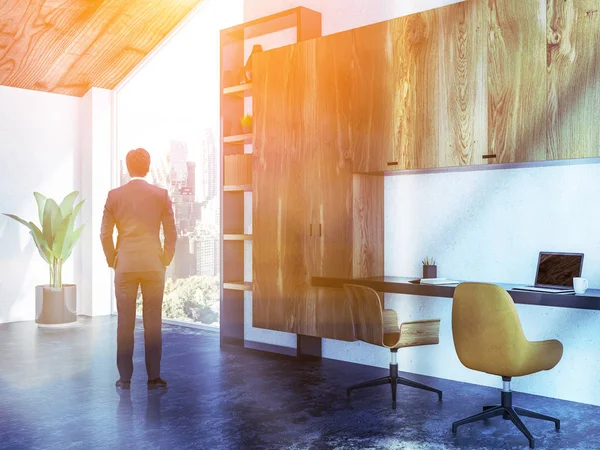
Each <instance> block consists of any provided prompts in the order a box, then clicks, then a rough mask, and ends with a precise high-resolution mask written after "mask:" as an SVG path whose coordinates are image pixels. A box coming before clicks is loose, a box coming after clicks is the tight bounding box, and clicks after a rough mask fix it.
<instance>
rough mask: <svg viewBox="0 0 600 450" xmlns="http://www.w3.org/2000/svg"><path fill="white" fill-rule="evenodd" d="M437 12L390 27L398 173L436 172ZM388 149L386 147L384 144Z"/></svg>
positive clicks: (437, 114) (393, 24) (427, 12)
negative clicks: (398, 162)
mask: <svg viewBox="0 0 600 450" xmlns="http://www.w3.org/2000/svg"><path fill="white" fill-rule="evenodd" d="M438 14H439V13H438V11H437V10H430V11H426V12H423V13H420V14H413V15H410V16H406V17H401V18H399V19H395V20H393V21H390V22H389V27H390V29H389V33H390V40H391V48H390V46H389V44H387V45H385V46H384V45H382V44H383V43H382V44H380V46H381V49H382V51H383V50H385V51H391V52H392V77H391V80H392V82H393V83H394V88H395V94H394V97H393V99H392V102H393V114H394V116H393V118H394V123H393V126H394V141H393V143H391V145H393V146H394V148H395V149H396V150H395V152H396V154H397V155H398V156H399V159H400V168H401V169H421V168H431V167H438V165H439V161H438V154H437V153H438V152H437V150H438V149H439V147H440V135H439V129H438V126H437V124H438V121H439V114H440V110H439V88H440V86H439V82H438V81H439V76H440V75H439V70H440V67H439V51H440V48H439V42H440V40H439V32H440V27H439V16H438ZM388 145H390V143H388Z"/></svg>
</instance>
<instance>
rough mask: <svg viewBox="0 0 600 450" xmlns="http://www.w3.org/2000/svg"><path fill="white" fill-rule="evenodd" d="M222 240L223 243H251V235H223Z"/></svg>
mask: <svg viewBox="0 0 600 450" xmlns="http://www.w3.org/2000/svg"><path fill="white" fill-rule="evenodd" d="M223 240H224V241H251V240H252V235H251V234H224V235H223Z"/></svg>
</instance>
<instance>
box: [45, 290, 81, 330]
mask: <svg viewBox="0 0 600 450" xmlns="http://www.w3.org/2000/svg"><path fill="white" fill-rule="evenodd" d="M35 317H36V319H35V321H36V323H38V324H40V325H63V324H67V323H73V322H77V286H76V285H74V284H63V287H62V288H53V287H50V285H48V284H45V285H41V286H36V287H35Z"/></svg>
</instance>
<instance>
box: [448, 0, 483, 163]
mask: <svg viewBox="0 0 600 450" xmlns="http://www.w3.org/2000/svg"><path fill="white" fill-rule="evenodd" d="M486 3H487V2H486V1H485V0H469V1H466V2H463V3H458V4H456V5H451V6H449V7H446V8H440V9H439V16H440V30H439V38H440V70H439V82H440V89H439V110H440V111H439V117H438V119H439V120H438V124H439V127H440V140H439V141H440V146H439V166H440V167H452V166H466V165H475V164H482V163H484V162H485V160H484V159H483V158H482V156H483V155H484V154H487V153H488V136H487V130H488V126H487V125H488V124H487V111H488V85H487V55H488V52H487V49H488V47H487V28H486V27H485V26H482V24H483V23H485V21H486V20H487V15H486V11H487V8H486Z"/></svg>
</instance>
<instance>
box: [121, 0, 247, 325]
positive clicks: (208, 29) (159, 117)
mask: <svg viewBox="0 0 600 450" xmlns="http://www.w3.org/2000/svg"><path fill="white" fill-rule="evenodd" d="M242 20H243V1H242V0H228V1H222V0H203V1H202V3H201V4H200V5H199V7H198V8H196V10H195V11H194V12H192V14H191V15H190V16H189V17H188V18H187V19H186V20H185V21H184V22H185V23H183V24H182V25H181V27H180V28H179V29H178V30H177V31H176V32H175V33H173V34H172V36H171V38H170V39H168V40H167V42H166V43H164V44H163V45H162V46H161V47H160V48H159V49H158V50H156V51H155V52H154V53H153V54H152V55H151V56H149V57H148V58H146V60H145V61H144V63H143V64H142V67H141V68H139V70H137V71H136V72H135V73H134V74H133V75H131V76H130V78H129V79H128V80H127V81H126V82H125V83H124V84H123V85H122V86H121V87H120V88H119V89H118V90H117V117H116V124H117V146H118V158H119V162H120V164H119V170H120V174H119V175H120V177H119V179H120V183H121V184H124V183H127V182H128V181H129V175H128V173H127V167H126V165H125V156H126V154H127V152H128V151H129V150H131V149H134V148H138V147H143V148H145V149H146V150H148V152H149V153H150V155H151V157H152V163H151V170H150V174H148V177H147V181H149V182H151V183H154V184H156V185H158V186H161V187H163V188H165V189H167V190H168V191H169V194H170V196H171V200H172V201H173V210H174V213H175V223H176V226H177V233H178V240H177V248H176V253H175V257H174V259H173V262H172V264H171V265H170V266H169V267H168V269H167V282H166V286H165V297H164V301H163V317H164V318H166V319H172V320H178V321H183V322H193V323H201V324H205V325H212V326H218V325H219V295H220V285H219V283H220V280H219V277H220V259H221V255H220V253H219V249H220V245H219V231H220V199H219V174H220V170H221V169H220V150H219V149H220V144H219V136H220V105H219V101H220V96H219V89H220V80H219V76H220V72H219V71H220V54H219V31H220V30H221V29H222V28H227V27H229V26H232V25H235V24H237V23H240V22H242ZM139 296H140V294H138V308H139V309H138V312H139V313H140V314H141V298H139Z"/></svg>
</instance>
